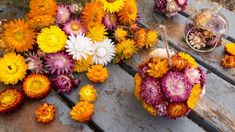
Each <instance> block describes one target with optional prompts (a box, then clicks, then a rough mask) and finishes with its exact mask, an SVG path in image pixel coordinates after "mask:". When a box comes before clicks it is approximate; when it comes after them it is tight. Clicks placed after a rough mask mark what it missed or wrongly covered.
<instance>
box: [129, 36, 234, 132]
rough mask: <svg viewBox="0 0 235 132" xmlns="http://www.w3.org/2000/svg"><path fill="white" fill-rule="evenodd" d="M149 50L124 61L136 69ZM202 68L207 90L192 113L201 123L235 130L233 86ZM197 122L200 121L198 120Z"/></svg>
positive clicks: (219, 128)
mask: <svg viewBox="0 0 235 132" xmlns="http://www.w3.org/2000/svg"><path fill="white" fill-rule="evenodd" d="M158 47H163V44H162V41H159V42H158ZM172 50H174V49H172ZM150 51H151V49H150V50H142V51H141V52H139V54H136V55H135V56H134V57H133V58H132V59H130V60H127V61H125V63H126V64H127V65H128V66H131V67H132V68H133V69H136V68H137V66H138V64H139V63H140V62H142V61H143V60H144V59H146V58H148V57H149V52H150ZM203 69H204V71H205V72H206V74H207V78H206V82H207V83H206V91H207V92H206V96H205V97H204V98H203V99H202V100H201V101H200V102H199V103H198V105H197V107H196V108H195V110H194V111H193V112H194V115H196V116H199V117H200V118H201V119H202V120H203V123H204V122H206V123H207V124H210V125H212V126H213V127H215V129H216V130H220V131H235V127H234V126H235V106H234V105H232V104H233V103H234V101H235V100H234V99H235V86H233V85H231V84H230V83H228V82H226V81H224V80H223V79H222V78H220V77H218V76H217V75H215V74H214V73H212V72H210V71H209V70H207V69H205V68H203ZM215 82H216V83H215ZM199 124H201V123H200V122H199ZM205 127H207V126H205Z"/></svg>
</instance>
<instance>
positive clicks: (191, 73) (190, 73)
mask: <svg viewBox="0 0 235 132" xmlns="http://www.w3.org/2000/svg"><path fill="white" fill-rule="evenodd" d="M185 75H186V76H187V77H188V79H189V81H190V83H191V84H192V85H194V84H199V83H200V79H201V74H200V71H199V70H198V69H196V68H188V69H186V70H185Z"/></svg>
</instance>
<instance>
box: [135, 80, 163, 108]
mask: <svg viewBox="0 0 235 132" xmlns="http://www.w3.org/2000/svg"><path fill="white" fill-rule="evenodd" d="M140 96H141V97H142V98H143V99H144V100H145V101H146V102H147V103H148V104H150V105H152V106H156V105H159V104H161V103H162V101H163V95H162V92H161V85H160V82H159V81H158V80H157V79H155V78H152V77H150V76H147V77H146V78H145V80H143V81H142V83H141V91H140Z"/></svg>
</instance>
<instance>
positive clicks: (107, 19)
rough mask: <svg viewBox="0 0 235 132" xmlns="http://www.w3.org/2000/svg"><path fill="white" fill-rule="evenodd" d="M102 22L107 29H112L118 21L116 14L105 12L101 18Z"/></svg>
mask: <svg viewBox="0 0 235 132" xmlns="http://www.w3.org/2000/svg"><path fill="white" fill-rule="evenodd" d="M103 23H104V25H105V26H106V27H107V28H108V29H109V30H112V29H114V28H115V27H116V26H117V23H118V18H117V15H116V14H115V13H106V14H105V16H104V19H103Z"/></svg>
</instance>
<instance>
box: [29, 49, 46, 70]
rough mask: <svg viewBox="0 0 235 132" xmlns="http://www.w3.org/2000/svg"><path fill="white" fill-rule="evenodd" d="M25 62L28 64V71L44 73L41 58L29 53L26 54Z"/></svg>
mask: <svg viewBox="0 0 235 132" xmlns="http://www.w3.org/2000/svg"><path fill="white" fill-rule="evenodd" d="M26 62H27V64H28V70H30V71H31V72H33V73H41V74H43V73H44V72H45V71H44V68H43V67H44V65H43V62H42V60H41V58H40V57H39V56H38V55H37V54H35V53H34V52H31V53H30V52H29V53H27V54H26Z"/></svg>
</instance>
